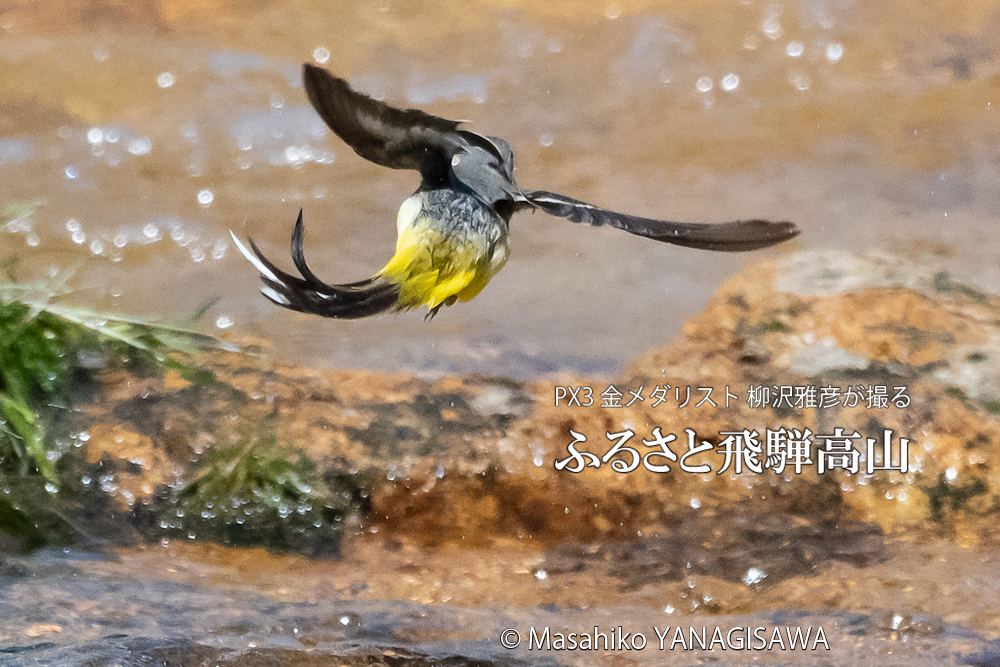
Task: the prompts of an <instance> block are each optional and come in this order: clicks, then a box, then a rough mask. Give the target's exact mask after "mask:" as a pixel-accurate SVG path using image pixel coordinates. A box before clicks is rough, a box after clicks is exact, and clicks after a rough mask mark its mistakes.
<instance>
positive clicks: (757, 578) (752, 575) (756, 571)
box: [743, 567, 767, 586]
mask: <svg viewBox="0 0 1000 667" xmlns="http://www.w3.org/2000/svg"><path fill="white" fill-rule="evenodd" d="M766 577H767V573H766V572H764V570H761V569H760V568H756V567H751V568H750V569H749V570H747V572H746V574H744V575H743V583H744V584H746V585H747V586H753V585H754V584H759V583H760V582H762V581H764V579H765V578H766Z"/></svg>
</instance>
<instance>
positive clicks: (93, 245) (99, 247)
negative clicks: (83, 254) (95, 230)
mask: <svg viewBox="0 0 1000 667" xmlns="http://www.w3.org/2000/svg"><path fill="white" fill-rule="evenodd" d="M90 252H92V253H94V254H95V255H100V254H101V253H102V252H104V241H102V240H100V239H94V240H93V241H91V242H90Z"/></svg>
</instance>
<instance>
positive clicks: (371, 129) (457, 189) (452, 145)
mask: <svg viewBox="0 0 1000 667" xmlns="http://www.w3.org/2000/svg"><path fill="white" fill-rule="evenodd" d="M303 84H304V88H305V91H306V95H307V96H308V98H309V102H310V103H311V104H312V106H313V108H314V109H315V110H316V111H317V112H318V113H319V115H320V117H321V118H322V119H323V121H324V122H325V123H326V124H327V125H328V126H329V127H330V129H331V130H333V132H334V133H335V134H336V135H337V136H338V137H340V138H341V139H342V140H343V141H344V143H346V144H347V145H348V146H350V147H351V148H352V149H354V152H355V153H357V154H358V155H360V156H361V157H362V158H364V159H366V160H369V161H371V162H374V163H375V164H378V165H381V166H383V167H389V168H391V169H411V170H415V171H417V172H419V173H420V186H419V187H418V188H417V190H416V191H415V192H414V193H413V194H412V195H411V196H410V197H408V198H406V199H405V200H404V201H403V203H402V204H401V205H400V207H399V213H398V215H397V216H396V229H397V240H396V251H395V253H394V254H393V256H392V258H391V259H390V260H389V261H388V263H387V264H386V265H385V266H384V267H383V268H382V270H381V271H379V272H378V273H376V274H375V275H374V276H372V277H371V278H368V279H366V280H361V281H358V282H353V283H346V284H340V285H330V284H327V283H325V282H323V281H322V280H320V279H319V278H318V277H317V276H316V275H315V274H314V273H313V271H312V270H311V269H310V268H309V265H308V264H307V263H306V259H305V254H304V251H303V239H304V235H305V231H304V224H303V221H302V210H301V209H300V210H299V216H298V219H297V220H296V222H295V227H294V228H293V230H292V239H291V255H292V261H293V263H294V264H295V268H296V269H298V272H299V274H300V275H299V276H294V275H292V274H290V273H287V272H285V271H283V270H281V269H280V268H278V267H277V266H276V265H275V264H274V263H273V262H271V261H270V260H268V259H267V257H265V256H264V254H263V253H262V252H261V251H260V249H259V248H258V247H257V245H256V244H255V243H254V242H253V239H252V238H248V241H249V243H250V247H251V248H252V249H253V253H251V252H250V251H249V250H248V249H247V248H246V246H245V245H244V244H243V243H242V242H241V241H240V239H239V238H238V237H237V236H236V234H235V233H233V232H232V230H230V234H231V235H232V238H233V241H234V242H235V244H236V247H237V248H238V249H239V250H240V252H241V253H242V254H243V255H244V256H245V257H246V258H247V260H249V261H250V263H251V264H253V266H254V267H255V268H256V269H257V271H258V272H259V273H260V277H261V280H262V282H263V287H262V288H261V292H262V293H263V295H264V296H265V297H267V298H268V299H270V300H271V301H272V302H274V303H275V304H277V305H279V306H282V307H284V308H288V309H291V310H295V311H300V312H304V313H313V314H316V315H321V316H324V317H330V318H337V319H345V320H349V319H360V318H364V317H370V316H373V315H378V314H380V313H384V312H393V311H395V312H399V311H405V310H410V309H413V308H419V307H422V306H423V307H426V308H427V309H428V310H427V314H426V318H433V317H434V316H435V315H437V313H438V311H439V310H440V309H441V307H442V306H451V305H453V304H454V303H455V302H456V301H469V300H471V299H472V298H473V297H475V296H476V295H478V294H479V293H480V292H481V291H482V290H483V288H484V287H486V284H487V283H489V282H490V280H491V279H492V278H493V277H494V276H495V275H496V274H497V273H498V272H499V271H500V270H501V269H502V268H503V266H504V264H505V263H506V262H507V258H508V254H509V252H508V244H507V238H508V233H509V231H510V221H511V218H512V216H513V215H514V214H515V213H517V212H519V211H525V210H531V211H538V210H540V211H543V212H544V213H548V214H550V215H553V216H556V217H560V218H565V219H567V220H569V221H570V222H576V223H582V224H589V225H593V226H598V227H599V226H609V227H613V228H615V229H620V230H622V231H625V232H629V233H630V234H635V235H638V236H642V237H646V238H649V239H653V240H656V241H662V242H664V243H670V244H673V245H678V246H685V247H689V248H700V249H704V250H716V251H746V250H757V249H759V248H766V247H768V246H772V245H775V244H778V243H781V242H783V241H787V240H788V239H791V238H792V237H794V236H796V235H797V234H798V233H799V230H798V228H797V227H796V226H795V224H794V223H791V222H770V221H767V220H739V221H735V222H727V223H717V224H708V223H690V222H668V221H663V220H652V219H649V218H642V217H638V216H633V215H625V214H622V213H615V212H614V211H609V210H606V209H603V208H599V207H597V206H594V205H592V204H588V203H586V202H583V201H579V200H577V199H572V198H570V197H566V196H563V195H559V194H556V193H553V192H548V191H545V190H523V189H521V188H520V187H519V186H518V185H517V183H516V182H515V180H514V154H513V152H512V150H511V148H510V145H509V144H508V143H507V142H506V141H504V140H503V139H500V138H498V137H492V136H486V135H483V134H478V133H476V132H472V131H470V130H467V129H464V128H462V127H461V125H462V124H463V123H464V122H467V121H454V120H447V119H445V118H440V117H438V116H434V115H431V114H429V113H426V112H424V111H421V110H419V109H399V108H396V107H393V106H390V105H388V104H386V103H384V102H381V101H379V100H376V99H373V98H371V97H369V96H368V95H365V94H363V93H360V92H358V91H355V90H354V89H353V88H352V87H351V85H350V84H349V83H348V82H347V81H346V80H344V79H342V78H339V77H337V76H334V75H333V74H331V73H330V72H329V71H327V70H326V69H324V68H322V67H317V66H315V65H312V64H310V63H306V64H305V65H304V66H303Z"/></svg>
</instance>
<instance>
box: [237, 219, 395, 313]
mask: <svg viewBox="0 0 1000 667" xmlns="http://www.w3.org/2000/svg"><path fill="white" fill-rule="evenodd" d="M232 236H233V241H234V242H235V243H236V247H237V248H238V249H239V251H240V252H241V253H243V256H244V257H246V258H247V260H248V261H249V262H250V263H251V264H253V265H254V267H256V269H257V270H258V271H259V272H260V279H261V282H263V283H264V287H262V288H261V292H262V293H263V294H264V296H266V297H267V298H268V299H270V300H271V301H273V302H274V303H276V304H277V305H279V306H282V307H283V308H288V309H290V310H297V311H299V312H302V313H315V314H316V315H322V316H323V317H333V318H338V319H346V320H353V319H359V318H362V317H368V316H370V315H376V314H378V313H381V312H384V311H386V310H390V309H393V308H395V306H396V303H397V301H398V299H399V286H398V285H396V284H393V283H390V282H388V281H385V280H383V279H381V278H379V277H377V276H376V277H374V278H369V279H368V280H362V281H359V282H356V283H348V284H346V285H327V284H326V283H324V282H323V281H321V280H320V279H319V278H317V277H316V274H314V273H313V272H312V270H311V269H310V268H309V265H308V264H306V258H305V255H304V254H303V251H302V239H303V225H302V211H299V219H298V220H297V221H296V223H295V229H294V231H293V232H292V261H293V262H295V267H296V268H297V269H298V270H299V273H301V274H302V278H297V277H295V276H293V275H291V274H289V273H286V272H284V271H282V270H281V269H279V268H278V267H277V266H275V264H274V263H273V262H271V261H270V260H269V259H268V258H267V257H265V256H264V253H262V252H261V251H260V248H258V247H257V244H256V243H254V242H253V239H249V240H250V247H251V248H253V254H251V253H250V251H249V250H247V248H246V246H244V245H243V243H241V242H240V240H239V239H238V238H236V235H235V234H233V235H232ZM254 255H256V257H255V256H254Z"/></svg>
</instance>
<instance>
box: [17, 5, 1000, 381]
mask: <svg viewBox="0 0 1000 667" xmlns="http://www.w3.org/2000/svg"><path fill="white" fill-rule="evenodd" d="M998 45H1000V18H998V13H997V10H996V8H995V5H993V4H992V3H989V2H972V1H967V2H962V3H944V2H931V3H921V4H920V5H919V6H913V5H912V3H906V2H888V3H859V2H851V1H847V0H801V1H798V2H792V1H788V2H754V1H747V0H740V1H727V2H709V3H702V2H661V3H656V2H632V3H628V2H608V3H604V2H601V3H590V2H563V3H542V2H477V3H472V4H470V3H465V2H461V3H459V2H445V3H435V4H434V5H433V7H427V6H423V5H418V4H416V3H407V2H392V1H390V0H379V1H375V2H358V3H322V2H306V1H304V0H292V1H289V2H282V3H278V4H274V3H263V2H252V3H237V2H226V1H225V0H219V1H202V2H191V1H186V0H160V1H151V2H144V3H134V4H128V5H122V4H120V3H114V2H107V1H104V0H78V1H76V2H68V3H60V4H59V5H58V6H56V5H48V4H44V3H42V4H38V3H31V2H13V3H10V2H8V3H5V4H4V5H3V6H2V7H0V81H3V85H2V86H0V109H2V111H3V113H2V114H0V204H2V203H6V202H11V201H21V202H32V201H43V202H44V205H42V206H41V207H40V208H38V209H37V211H36V212H35V213H34V215H32V216H31V217H29V218H26V219H23V220H21V221H19V222H17V223H15V224H12V225H8V226H7V228H6V229H4V231H3V233H0V258H2V259H4V260H5V261H7V264H6V266H9V267H10V266H12V264H11V263H12V262H16V267H14V268H16V273H17V275H18V276H19V277H23V278H29V277H39V276H44V275H46V273H47V272H49V271H50V270H52V269H53V268H54V267H59V268H62V267H66V266H70V265H77V264H78V265H79V269H78V271H77V275H76V276H75V278H74V280H73V284H74V285H75V286H77V287H80V288H82V289H81V291H80V292H79V293H78V295H77V296H75V297H73V298H75V299H78V300H79V301H80V302H83V303H90V304H94V305H98V306H100V307H102V308H111V309H113V310H116V311H124V312H127V313H131V314H141V315H156V316H160V317H164V318H166V319H168V320H172V321H183V320H185V319H186V318H188V317H189V316H190V315H192V314H193V313H194V312H196V311H197V310H198V309H199V307H200V306H202V305H203V304H206V303H208V302H214V305H213V307H212V308H211V309H210V310H209V314H208V319H207V320H206V321H205V322H204V324H203V326H204V327H205V328H206V329H208V330H215V331H218V330H219V329H220V328H221V329H226V330H228V331H230V332H233V333H235V334H237V335H241V334H253V335H256V336H259V337H262V338H264V339H267V340H270V341H273V342H276V343H278V345H277V346H276V348H275V351H276V354H278V355H282V356H286V357H288V358H291V359H294V360H300V361H301V360H308V361H310V362H311V363H316V364H320V365H331V366H337V367H358V366H360V367H371V368H383V369H394V370H396V369H405V370H413V371H418V372H421V373H424V374H428V375H440V374H443V373H448V372H468V371H480V372H487V373H499V374H506V375H513V376H518V377H531V376H535V375H538V374H540V373H547V372H552V371H558V370H572V371H578V372H585V373H589V374H598V375H600V374H609V373H612V372H614V371H615V370H616V369H618V368H619V367H620V365H621V364H622V363H623V362H625V361H627V360H628V359H629V358H630V357H632V356H634V355H635V354H637V353H639V352H641V351H642V350H645V349H647V348H649V347H651V346H656V345H661V344H664V343H666V342H668V341H669V340H670V339H671V338H672V337H673V336H674V335H675V334H676V333H677V332H678V331H679V328H680V326H681V324H682V322H683V321H684V320H685V319H686V317H688V316H690V315H691V314H693V313H695V312H697V311H698V310H699V309H700V307H701V306H702V305H703V304H704V303H705V302H706V300H707V299H708V297H709V296H710V295H711V293H712V292H713V290H714V288H715V287H716V285H717V284H718V283H719V282H720V281H721V280H722V279H723V278H724V277H726V276H727V275H730V274H732V273H733V272H734V271H736V270H738V269H739V268H741V267H743V266H745V265H747V263H749V262H752V261H754V259H755V258H756V257H759V256H761V255H766V254H767V253H780V252H785V251H786V249H794V248H795V247H815V246H833V247H839V248H845V249H850V250H868V249H878V250H885V251H890V252H895V253H902V254H905V255H909V256H911V257H915V258H917V259H919V260H922V261H928V262H933V263H935V264H936V265H940V266H941V267H942V268H944V269H948V270H952V271H953V272H955V273H956V274H957V275H958V276H960V277H961V278H962V279H965V280H968V281H970V282H973V283H975V284H977V285H979V286H980V287H983V288H985V289H988V290H995V289H997V288H1000V270H998V268H997V267H998V266H1000V263H998V262H997V259H998V252H1000V246H998V243H997V242H996V241H995V240H994V239H995V238H996V236H995V235H994V234H992V233H990V232H991V230H992V229H993V225H994V224H995V216H996V213H997V210H998V204H1000V195H998V189H997V188H996V182H997V179H998V176H1000V173H998V172H1000V167H998V162H1000V160H998V157H997V153H996V150H995V142H996V139H995V137H996V127H997V124H996V111H995V107H996V104H997V103H998V102H997V100H996V99H995V97H996V90H997V80H998V76H1000V72H998V60H997V57H996V55H997V50H998ZM304 61H312V62H319V63H322V64H323V65H324V66H326V67H328V68H330V69H331V70H332V71H334V72H335V73H337V74H339V75H341V76H344V77H346V78H348V79H349V80H350V81H352V82H353V83H354V85H355V86H356V87H357V88H359V89H361V90H363V91H366V92H368V93H370V94H373V95H375V96H377V97H380V98H383V99H386V100H387V101H389V102H391V103H393V104H397V105H403V106H411V105H412V106H419V107H421V108H424V109H426V110H428V111H430V112H432V113H435V114H438V115H442V116H445V117H450V118H462V119H470V120H472V121H473V122H472V124H471V125H470V127H471V128H473V129H475V130H476V131H479V132H484V133H489V134H495V135H498V136H503V137H505V138H506V139H508V140H509V141H510V143H511V145H512V146H513V147H514V150H515V153H516V164H517V178H518V181H519V183H520V184H521V185H522V186H523V187H527V188H541V189H549V190H553V191H557V192H562V193H565V194H567V195H570V196H573V197H576V198H580V199H584V200H586V201H590V202H593V203H595V204H599V205H603V206H606V207H609V208H612V209H616V210H621V211H625V212H634V213H636V214H641V215H649V216H660V217H664V218H668V219H675V220H705V221H724V220H729V219H735V218H748V217H769V218H774V219H789V220H793V221H795V222H796V223H798V224H799V226H800V227H801V228H802V230H803V235H802V236H801V238H800V239H799V240H797V241H796V242H794V243H793V244H788V245H787V246H786V247H783V248H779V249H776V250H771V251H767V252H764V253H751V254H741V255H727V254H713V253H703V252H699V251H692V250H684V249H678V248H673V247H668V246H663V245H660V244H656V243H652V242H649V241H647V240H643V239H640V238H636V237H631V236H629V235H627V234H622V233H620V232H616V231H615V230H607V229H590V228H583V227H579V226H575V225H572V224H569V223H567V222H565V221H562V220H559V219H555V218H550V217H547V216H544V215H541V214H537V215H531V214H521V215H519V216H518V217H516V218H515V220H514V222H513V230H512V240H511V248H512V259H511V261H510V263H509V264H508V266H507V268H506V269H505V270H504V271H503V272H502V273H501V274H500V275H499V276H498V277H497V278H496V279H495V280H494V281H493V283H492V284H491V285H490V286H489V288H488V289H487V290H486V291H485V292H484V293H483V294H482V295H481V296H479V297H478V298H477V299H476V301H474V302H472V303H470V304H461V305H459V306H457V307H454V308H450V309H445V311H444V312H442V313H441V315H440V316H439V317H438V318H437V319H436V320H434V321H433V322H425V321H423V319H422V317H421V315H420V314H419V313H404V314H401V315H399V316H384V317H381V318H377V319H373V320H370V321H361V322H335V321H327V320H323V319H320V318H316V317H305V316H300V315H297V314H293V313H290V312H286V311H283V310H281V309H278V308H276V307H273V306H272V305H271V304H270V303H268V302H267V301H265V300H264V299H263V298H262V297H261V296H260V295H259V294H258V293H257V278H256V275H255V273H254V271H253V270H252V268H251V267H250V266H249V265H247V264H246V263H245V262H244V261H243V260H242V259H241V258H240V257H239V255H238V254H237V253H235V252H234V248H233V247H232V245H231V241H230V240H229V236H228V230H229V229H231V228H232V229H235V230H236V231H237V233H239V234H242V235H246V234H249V235H252V236H253V237H254V238H255V239H256V240H257V241H258V243H259V244H260V245H261V247H262V248H263V249H264V250H265V251H266V252H267V253H268V254H269V255H270V256H272V257H275V258H281V259H287V252H288V251H287V246H288V237H289V234H290V231H291V227H292V224H293V222H294V220H295V216H296V214H297V213H298V210H299V208H303V209H304V211H305V220H306V224H307V254H308V256H309V258H310V261H311V262H312V264H313V266H314V268H315V270H316V271H317V272H318V273H319V275H320V276H322V277H323V278H325V279H327V280H329V281H330V282H344V281H353V280H358V279H360V278H363V277H367V276H369V275H371V274H372V273H373V272H375V271H376V270H378V269H379V268H381V266H382V265H383V264H384V262H385V261H386V259H387V258H388V257H389V256H390V254H391V252H392V249H393V244H394V238H395V225H394V224H393V223H394V221H395V213H396V209H397V207H398V205H399V203H400V202H401V201H402V199H403V198H405V197H406V196H407V195H408V194H409V193H410V192H411V191H412V190H413V188H415V187H416V185H417V176H416V174H414V173H406V172H394V171H391V170H387V169H384V168H381V167H377V166H375V165H372V164H369V163H367V162H365V161H364V160H362V159H361V158H359V157H358V156H356V155H355V154H354V153H353V152H352V151H351V150H350V149H348V148H347V147H346V146H345V145H344V144H343V143H341V142H340V141H339V140H338V139H337V138H336V137H335V136H333V135H332V134H331V133H330V132H329V131H327V130H326V128H325V127H324V126H323V124H322V122H321V121H320V119H319V118H318V116H317V115H316V114H315V113H314V112H313V111H312V109H311V108H310V107H309V106H308V102H307V100H306V99H305V95H304V91H303V89H302V87H301V83H300V80H299V71H300V67H301V63H302V62H304ZM288 266H290V262H289V263H288Z"/></svg>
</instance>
